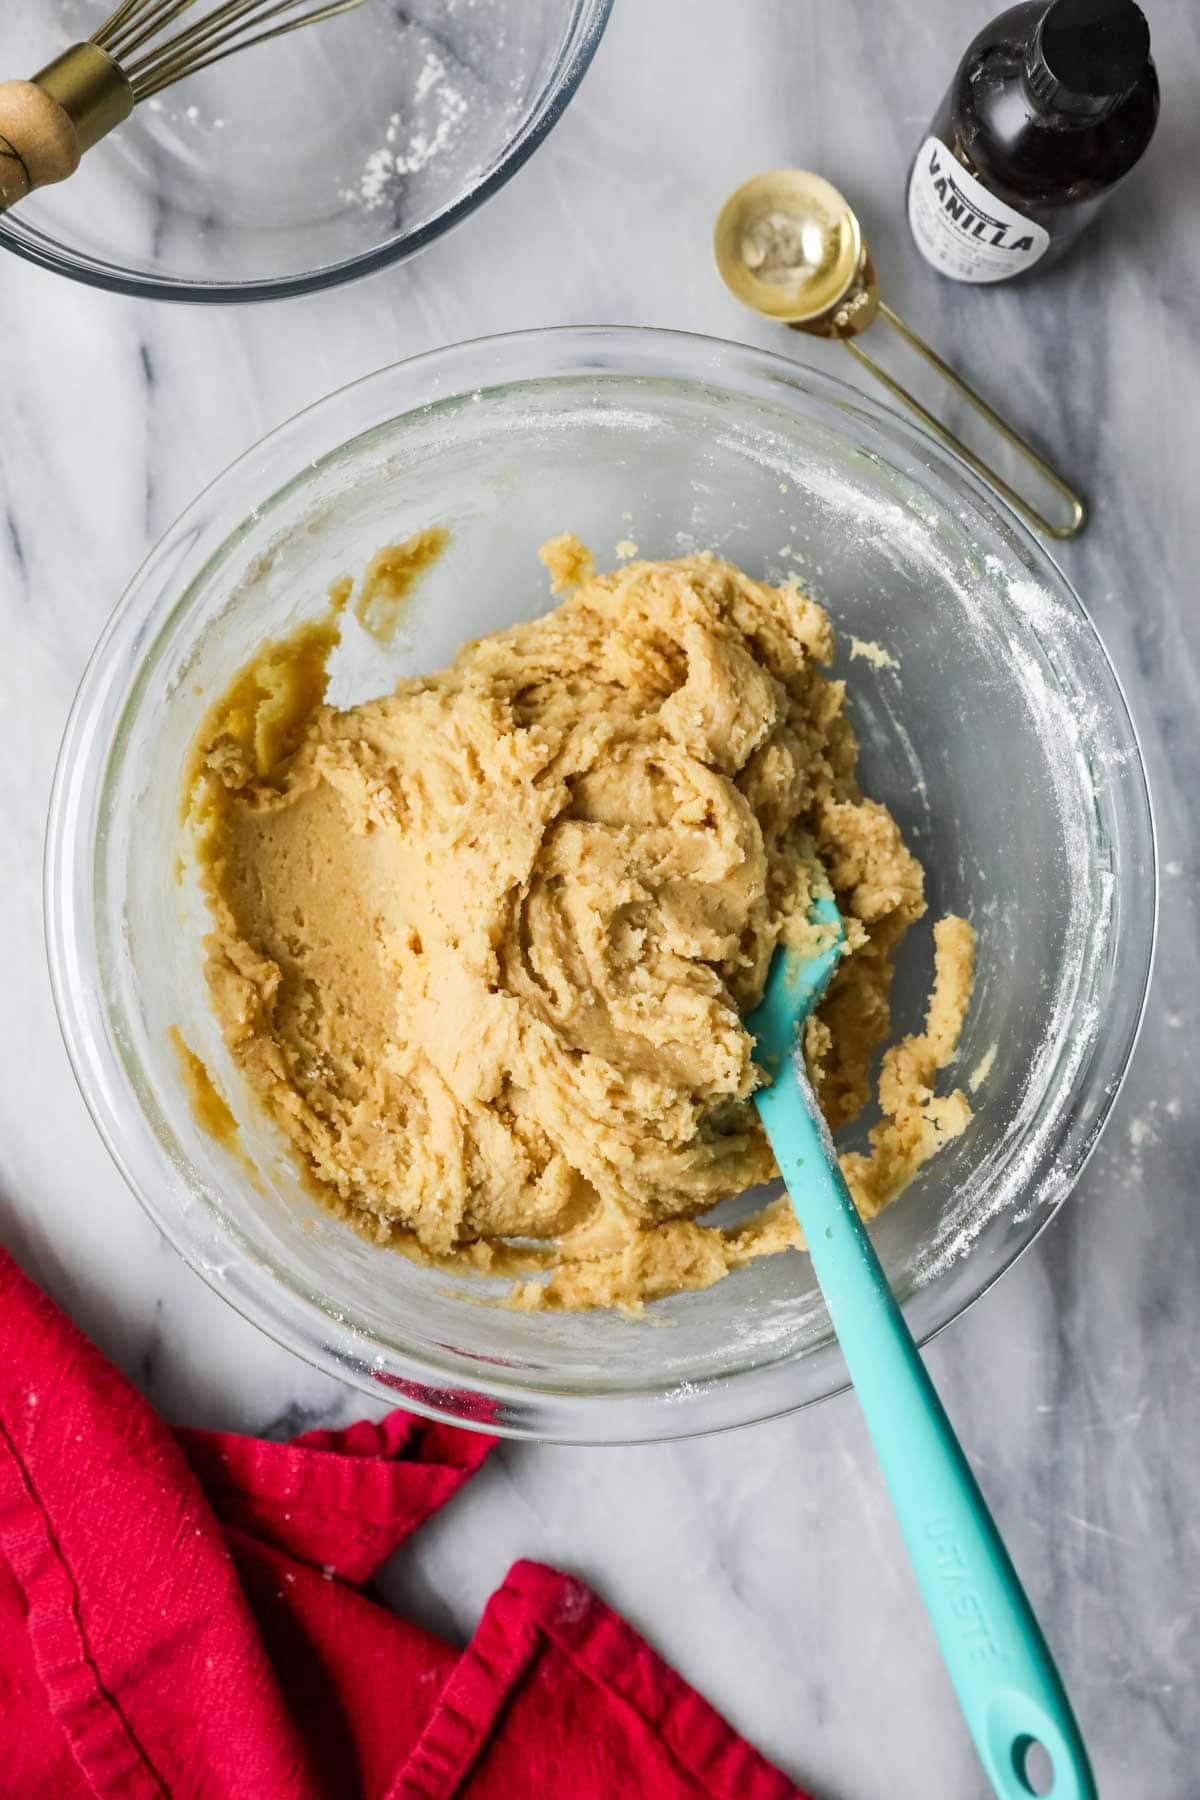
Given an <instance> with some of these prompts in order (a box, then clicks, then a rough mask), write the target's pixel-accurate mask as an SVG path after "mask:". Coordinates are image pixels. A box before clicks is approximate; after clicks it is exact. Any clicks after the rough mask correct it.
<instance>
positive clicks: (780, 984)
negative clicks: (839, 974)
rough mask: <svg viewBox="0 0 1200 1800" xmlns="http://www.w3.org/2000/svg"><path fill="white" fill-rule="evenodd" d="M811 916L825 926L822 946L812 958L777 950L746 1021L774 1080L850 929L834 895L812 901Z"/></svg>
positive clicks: (821, 992)
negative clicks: (762, 987) (844, 922)
mask: <svg viewBox="0 0 1200 1800" xmlns="http://www.w3.org/2000/svg"><path fill="white" fill-rule="evenodd" d="M808 916H809V920H810V922H811V923H812V924H814V925H819V926H821V927H822V942H823V947H822V948H821V949H820V950H818V951H817V952H816V954H815V955H813V956H805V955H804V954H803V953H802V952H801V951H799V950H792V949H788V948H786V947H783V948H780V949H778V950H777V951H776V952H775V955H774V956H773V957H772V959H771V967H770V971H769V973H768V975H767V985H766V988H765V990H764V992H763V997H762V999H761V1000H760V1001H759V1003H758V1005H757V1006H756V1007H755V1009H754V1011H753V1012H752V1013H751V1014H750V1015H749V1016H748V1018H747V1019H746V1030H747V1031H748V1032H749V1033H750V1035H751V1037H753V1039H754V1060H755V1062H756V1063H757V1064H758V1066H759V1068H760V1069H765V1071H766V1073H767V1074H768V1075H770V1076H771V1077H772V1078H774V1076H775V1075H776V1074H777V1073H778V1072H779V1068H780V1066H781V1064H782V1062H783V1060H784V1058H785V1057H786V1056H790V1055H791V1054H792V1052H793V1050H794V1049H795V1047H796V1040H797V1038H798V1037H799V1035H800V1033H801V1031H802V1030H803V1029H804V1022H805V1020H806V1019H807V1018H808V1015H809V1013H810V1012H812V1010H813V1008H814V1007H815V1006H817V1005H819V1004H820V1001H821V998H822V996H823V995H824V993H825V989H826V988H827V987H828V986H829V983H830V980H831V978H832V976H833V972H834V970H835V969H836V968H837V966H838V963H839V962H840V961H841V956H842V950H843V947H844V945H845V942H846V932H845V928H844V927H843V925H842V919H841V914H840V913H839V912H838V909H837V905H836V902H835V901H833V900H832V899H828V900H827V899H819V900H814V901H813V904H812V907H811V909H810V911H809V915H808Z"/></svg>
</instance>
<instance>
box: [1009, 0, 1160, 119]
mask: <svg viewBox="0 0 1200 1800" xmlns="http://www.w3.org/2000/svg"><path fill="white" fill-rule="evenodd" d="M1149 60H1150V27H1149V26H1148V25H1147V23H1146V20H1145V16H1144V14H1143V13H1142V11H1141V9H1140V8H1139V7H1137V6H1135V5H1134V0H1052V3H1051V5H1050V6H1049V7H1047V9H1046V11H1045V12H1044V13H1043V15H1042V18H1041V21H1040V23H1039V25H1038V28H1037V31H1036V32H1035V33H1034V37H1033V42H1032V43H1031V45H1030V47H1029V55H1028V57H1027V59H1026V74H1027V75H1028V78H1029V85H1030V87H1031V89H1032V90H1033V93H1034V94H1035V95H1036V97H1037V99H1038V100H1039V101H1041V103H1042V104H1043V105H1044V106H1047V107H1050V106H1053V107H1056V108H1057V109H1059V110H1060V111H1062V112H1072V113H1080V114H1084V115H1090V116H1095V115H1097V114H1101V113H1106V112H1111V111H1112V109H1113V107H1114V106H1117V105H1118V104H1119V103H1120V101H1122V100H1123V99H1124V98H1125V95H1126V94H1128V93H1129V91H1130V89H1131V88H1133V87H1136V85H1137V82H1138V78H1139V77H1140V75H1141V73H1142V70H1143V69H1144V68H1145V67H1146V64H1147V62H1149Z"/></svg>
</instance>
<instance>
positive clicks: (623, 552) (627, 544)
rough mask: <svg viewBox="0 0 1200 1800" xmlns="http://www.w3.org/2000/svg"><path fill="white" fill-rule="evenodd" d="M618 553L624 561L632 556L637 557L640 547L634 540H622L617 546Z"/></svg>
mask: <svg viewBox="0 0 1200 1800" xmlns="http://www.w3.org/2000/svg"><path fill="white" fill-rule="evenodd" d="M616 553H617V555H618V556H619V557H621V558H622V559H624V558H628V557H630V556H636V555H637V553H638V547H637V545H636V544H635V543H634V541H633V539H632V538H622V539H621V541H620V543H619V544H618V545H617V549H616Z"/></svg>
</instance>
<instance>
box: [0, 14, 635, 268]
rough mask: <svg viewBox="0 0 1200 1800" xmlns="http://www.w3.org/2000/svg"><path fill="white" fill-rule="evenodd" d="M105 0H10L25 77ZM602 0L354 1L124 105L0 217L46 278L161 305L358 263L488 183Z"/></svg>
mask: <svg viewBox="0 0 1200 1800" xmlns="http://www.w3.org/2000/svg"><path fill="white" fill-rule="evenodd" d="M115 6H116V0H53V3H52V4H50V5H49V6H47V4H46V0H6V4H5V6H4V7H3V9H2V12H0V71H2V72H3V74H4V76H6V77H7V76H10V75H11V76H29V75H32V74H33V73H34V71H35V70H37V69H40V68H42V67H43V66H44V64H45V63H47V62H48V61H49V60H50V58H51V57H52V56H54V55H56V54H57V53H58V51H60V50H63V49H65V48H66V47H67V45H68V44H70V43H74V42H77V41H78V40H79V39H80V38H84V37H87V36H88V35H89V34H90V33H91V32H93V31H95V29H96V28H97V26H98V25H99V24H100V23H101V22H102V21H103V20H104V19H105V18H106V17H107V15H108V14H109V13H111V12H113V11H114V10H115ZM611 6H612V0H520V4H519V5H516V6H514V5H513V4H512V3H511V0H412V4H410V5H406V6H402V7H401V6H393V5H391V4H390V0H367V4H365V5H363V6H360V7H359V8H358V9H357V10H356V11H354V12H350V13H346V14H343V15H342V16H340V17H338V18H335V19H330V20H327V21H324V22H322V23H321V24H318V25H315V26H313V27H312V28H311V29H309V30H304V31H297V32H294V33H293V34H291V35H290V36H288V37H285V38H281V39H279V40H278V41H277V42H275V43H272V44H268V45H264V46H262V47H261V48H258V49H254V50H250V51H249V52H248V53H247V54H246V55H244V56H242V55H239V56H236V57H231V58H229V60H228V61H226V62H223V63H220V64H219V65H217V66H216V67H214V68H212V69H207V70H204V71H203V72H201V73H200V74H199V75H195V76H192V77H190V78H189V79H188V80H187V81H186V82H184V83H183V84H181V85H180V86H179V87H176V88H170V89H168V90H167V91H166V92H164V93H163V94H161V95H158V96H157V97H156V98H154V99H151V100H149V101H147V102H146V103H145V104H144V105H142V106H139V107H138V108H137V110H136V112H135V113H134V115H133V117H132V119H130V120H129V121H128V123H127V124H125V125H122V126H121V127H120V129H119V130H118V131H116V132H114V133H113V135H112V136H111V137H108V138H106V139H104V141H103V142H102V143H100V144H99V145H97V147H96V148H95V149H94V150H91V151H89V152H88V154H87V156H86V157H85V158H84V160H83V162H82V164H81V165H80V168H79V170H78V172H77V173H76V174H75V175H73V176H72V177H71V179H70V180H69V181H65V182H62V183H61V184H60V185H59V186H57V187H51V188H44V189H42V190H41V191H40V192H38V193H36V194H33V195H32V196H31V197H30V198H29V199H28V200H25V201H22V203H21V204H20V205H19V206H17V207H15V208H14V210H13V211H12V212H11V213H9V214H7V215H6V216H5V217H4V218H3V219H0V245H3V246H5V247H6V248H7V249H9V250H15V251H17V252H18V253H19V254H20V255H22V256H26V257H28V258H29V259H30V261H32V262H37V263H41V264H42V265H43V266H44V267H45V268H48V269H53V270H55V271H57V272H58V273H59V274H61V275H71V276H74V277H75V278H76V279H77V280H79V281H87V282H91V283H93V284H95V285H96V286H98V287H108V288H116V289H117V290H118V291H120V292H122V293H131V294H144V295H148V296H150V297H151V298H157V299H166V300H269V299H276V298H280V297H282V296H283V295H285V294H299V293H306V292H308V291H309V290H310V289H313V288H321V287H330V286H332V285H334V284H335V283H336V282H339V281H348V280H349V279H351V277H353V276H356V275H365V274H369V273H370V272H371V271H372V270H373V269H381V268H383V267H384V266H385V265H386V264H387V263H391V262H396V261H397V260H398V259H399V258H401V257H403V256H408V255H410V254H411V253H412V252H413V251H414V250H419V249H420V248H421V246H422V245H424V244H427V243H429V242H430V241H431V240H432V239H433V238H435V237H438V236H439V235H440V234H441V233H442V232H443V231H446V230H448V229H449V228H450V226H452V225H454V224H456V223H457V222H458V221H459V220H460V219H463V218H465V217H466V216H467V214H468V213H470V212H472V211H473V210H474V208H475V207H476V206H478V205H479V203H480V201H482V200H486V199H487V198H488V196H489V195H490V194H493V193H495V192H496V190H497V189H498V188H499V187H501V186H502V185H503V184H504V182H505V181H507V180H508V177H509V176H510V175H512V174H514V173H515V172H516V170H517V169H519V168H520V167H521V164H522V163H523V162H524V161H525V159H526V157H527V156H529V155H530V154H531V152H532V151H533V150H534V149H536V147H537V145H538V144H539V143H540V142H541V140H542V139H543V138H544V137H545V135H546V133H547V132H548V131H549V130H550V127H551V126H552V125H553V124H554V123H555V121H556V120H557V119H558V118H559V117H560V115H561V114H562V112H563V109H564V108H565V106H566V104H567V102H568V100H570V98H571V96H572V94H573V93H574V92H575V89H576V88H577V87H578V85H579V82H580V80H581V79H582V76H583V73H584V71H585V70H586V68H587V66H588V64H589V62H590V61H591V59H592V55H593V53H594V51H595V49H596V46H597V44H598V43H599V41H600V36H601V33H602V32H603V30H604V26H605V23H606V21H607V19H608V14H609V11H610V8H611Z"/></svg>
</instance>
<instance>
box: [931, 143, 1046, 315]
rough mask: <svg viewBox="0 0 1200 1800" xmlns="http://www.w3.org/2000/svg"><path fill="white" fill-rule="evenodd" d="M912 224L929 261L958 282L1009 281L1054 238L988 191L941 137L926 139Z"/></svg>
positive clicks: (1025, 267)
mask: <svg viewBox="0 0 1200 1800" xmlns="http://www.w3.org/2000/svg"><path fill="white" fill-rule="evenodd" d="M908 223H909V227H910V229H911V231H912V234H913V236H914V238H915V239H916V240H917V248H918V249H919V250H920V252H921V254H922V255H923V256H924V257H925V259H926V260H927V261H928V262H931V263H932V264H933V266H934V268H935V269H938V270H940V271H941V273H942V274H943V275H950V276H952V277H953V279H954V280H955V281H1007V280H1008V278H1009V276H1010V275H1019V274H1020V273H1021V271H1022V270H1023V269H1031V268H1032V267H1033V265H1034V263H1035V262H1037V261H1038V260H1039V258H1040V257H1042V256H1043V255H1044V254H1045V252H1046V248H1047V246H1048V245H1049V242H1050V238H1049V235H1048V233H1047V232H1046V231H1045V230H1044V229H1043V227H1042V226H1041V225H1039V224H1037V222H1036V221H1035V220H1033V219H1027V218H1026V217H1025V215H1024V213H1019V212H1017V210H1016V208H1015V207H1012V206H1009V205H1007V204H1006V203H1005V202H1004V201H1003V200H998V199H997V198H996V196H995V194H992V193H989V191H988V189H987V188H985V187H984V185H983V183H982V181H980V180H979V179H978V178H977V177H976V176H974V175H972V174H971V173H970V171H969V170H967V169H964V168H963V166H962V164H961V163H960V162H959V161H958V159H957V157H954V156H952V155H951V154H950V152H949V150H947V148H946V146H945V144H943V143H942V141H941V139H940V138H935V137H930V138H926V140H925V142H924V143H923V144H922V146H921V148H920V151H919V152H918V154H917V160H916V162H915V163H914V164H913V171H912V175H911V177H910V178H909V183H908Z"/></svg>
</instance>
